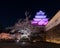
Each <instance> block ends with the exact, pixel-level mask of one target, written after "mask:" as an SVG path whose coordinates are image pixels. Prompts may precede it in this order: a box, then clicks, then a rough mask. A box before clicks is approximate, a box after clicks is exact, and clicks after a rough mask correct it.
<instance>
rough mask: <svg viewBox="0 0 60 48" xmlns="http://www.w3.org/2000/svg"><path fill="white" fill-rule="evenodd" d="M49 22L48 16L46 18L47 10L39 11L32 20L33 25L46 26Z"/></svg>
mask: <svg viewBox="0 0 60 48" xmlns="http://www.w3.org/2000/svg"><path fill="white" fill-rule="evenodd" d="M47 23H48V18H46V15H45V12H43V11H39V12H37V13H36V15H35V18H33V20H32V21H31V24H32V25H39V26H43V25H44V26H45V25H46V24H47Z"/></svg>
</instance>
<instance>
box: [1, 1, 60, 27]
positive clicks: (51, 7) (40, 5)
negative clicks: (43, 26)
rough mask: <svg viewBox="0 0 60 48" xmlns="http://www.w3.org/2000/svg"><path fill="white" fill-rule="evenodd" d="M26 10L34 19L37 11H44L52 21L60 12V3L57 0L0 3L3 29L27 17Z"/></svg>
mask: <svg viewBox="0 0 60 48" xmlns="http://www.w3.org/2000/svg"><path fill="white" fill-rule="evenodd" d="M26 10H28V11H30V12H31V14H32V16H31V17H34V15H35V13H36V12H37V11H39V10H42V11H44V12H46V14H47V17H49V18H50V19H51V18H52V17H53V16H54V15H55V13H56V12H57V11H58V10H60V2H59V1H55V0H40V1H38V0H33V1H31V0H30V1H29V0H28V1H27V0H20V1H18V0H15V1H11V0H10V1H0V24H1V25H2V26H3V27H7V26H11V25H14V23H16V22H17V21H18V19H20V18H24V17H25V15H24V13H25V11H26Z"/></svg>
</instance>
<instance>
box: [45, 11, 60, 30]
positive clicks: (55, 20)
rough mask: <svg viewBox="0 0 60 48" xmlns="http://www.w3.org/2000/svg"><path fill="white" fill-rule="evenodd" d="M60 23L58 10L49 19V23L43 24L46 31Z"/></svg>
mask: <svg viewBox="0 0 60 48" xmlns="http://www.w3.org/2000/svg"><path fill="white" fill-rule="evenodd" d="M58 24H60V11H58V12H57V14H56V15H55V16H54V17H53V18H52V19H51V20H50V21H49V23H48V24H47V25H46V26H45V27H46V31H47V30H49V29H51V28H53V27H55V26H56V25H58Z"/></svg>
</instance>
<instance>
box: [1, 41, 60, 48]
mask: <svg viewBox="0 0 60 48" xmlns="http://www.w3.org/2000/svg"><path fill="white" fill-rule="evenodd" d="M0 48H60V44H54V43H48V42H36V43H29V44H24V45H22V44H20V43H14V42H11V43H7V42H3V43H0Z"/></svg>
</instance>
